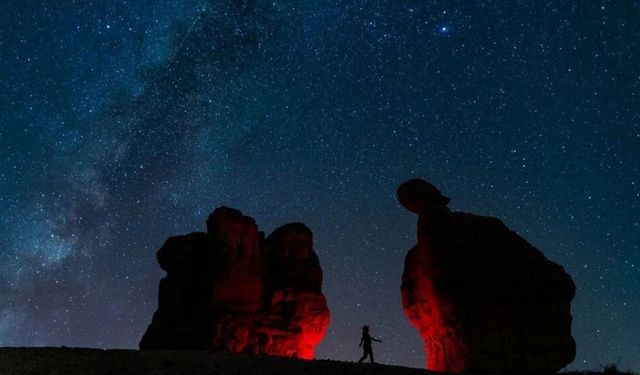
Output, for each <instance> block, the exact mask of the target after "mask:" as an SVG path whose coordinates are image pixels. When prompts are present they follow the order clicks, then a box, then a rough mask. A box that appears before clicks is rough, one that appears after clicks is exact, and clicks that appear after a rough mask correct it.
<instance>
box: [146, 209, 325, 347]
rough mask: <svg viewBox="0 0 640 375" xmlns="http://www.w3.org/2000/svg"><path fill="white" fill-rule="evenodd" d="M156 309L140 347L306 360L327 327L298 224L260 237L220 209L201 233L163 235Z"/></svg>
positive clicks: (241, 218) (313, 264)
mask: <svg viewBox="0 0 640 375" xmlns="http://www.w3.org/2000/svg"><path fill="white" fill-rule="evenodd" d="M157 256H158V262H159V263H160V267H161V268H162V269H163V270H165V271H166V272H167V276H166V277H165V278H163V279H162V280H160V290H159V296H158V310H157V311H156V312H155V314H154V315H153V319H152V322H151V324H150V325H149V327H148V328H147V331H146V333H145V334H144V336H143V337H142V341H141V342H140V349H208V350H218V351H226V352H233V353H240V352H248V353H256V354H267V355H275V356H286V357H297V358H304V359H312V358H313V357H314V352H315V347H316V346H317V345H318V344H319V343H320V341H321V340H322V338H323V337H324V334H325V331H326V329H327V327H328V325H329V309H328V308H327V304H326V300H325V297H324V295H323V294H322V291H321V289H322V269H321V268H320V263H319V261H318V257H317V255H316V253H315V252H314V251H313V235H312V233H311V230H309V228H307V227H306V226H305V225H304V224H302V223H293V224H287V225H284V226H282V227H280V228H278V229H276V230H275V231H274V232H273V233H272V234H271V235H270V236H269V237H268V238H266V239H265V238H264V234H263V233H262V232H259V231H258V228H257V226H256V224H255V221H254V220H253V219H252V218H250V217H248V216H245V215H243V214H242V213H241V212H240V211H238V210H235V209H231V208H227V207H221V208H218V209H216V210H215V211H214V212H213V213H212V214H211V215H210V216H209V218H208V220H207V233H200V232H198V233H191V234H189V235H185V236H177V237H171V238H169V239H168V240H167V241H166V242H165V244H164V245H163V246H162V248H161V249H160V250H159V251H158V254H157Z"/></svg>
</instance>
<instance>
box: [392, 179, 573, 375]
mask: <svg viewBox="0 0 640 375" xmlns="http://www.w3.org/2000/svg"><path fill="white" fill-rule="evenodd" d="M425 184H426V182H424V181H420V182H416V180H412V181H411V182H409V184H408V185H405V184H403V185H402V186H401V187H400V188H399V189H398V196H399V199H400V201H401V203H402V204H403V205H404V206H405V207H406V208H408V209H409V210H411V211H413V212H417V213H418V214H419V219H418V244H417V245H416V246H415V247H414V248H413V249H411V250H410V251H409V253H408V254H407V256H406V258H405V268H404V274H403V276H402V288H401V290H402V303H403V307H404V311H405V313H406V315H407V316H408V318H409V320H410V321H411V322H412V323H413V325H415V326H416V328H418V330H419V332H420V335H421V336H422V338H423V340H424V345H425V352H426V355H427V368H428V369H429V370H435V371H446V372H462V371H468V372H513V373H517V372H522V373H526V372H528V373H532V372H536V373H555V372H557V371H558V370H560V369H561V368H563V367H564V366H566V365H567V364H569V363H571V361H573V359H574V358H575V342H574V340H573V338H572V337H571V315H570V305H571V300H572V299H573V297H574V294H575V285H574V284H573V281H572V280H571V277H570V276H569V275H568V274H567V273H566V272H565V271H564V269H563V268H562V267H561V266H559V265H558V264H556V263H553V262H551V261H550V260H548V259H546V258H545V256H544V255H543V254H542V253H541V252H540V251H538V250H537V249H536V248H534V247H533V246H531V245H530V244H529V243H528V242H527V241H526V240H524V239H523V238H522V237H520V236H518V235H517V234H516V233H514V232H512V231H511V230H509V229H508V228H507V227H506V226H505V225H504V224H503V223H502V222H501V221H500V220H498V219H496V218H491V217H482V216H476V215H471V214H466V213H461V212H453V213H452V212H451V211H450V210H449V209H448V208H447V207H446V204H447V203H448V199H446V200H445V199H442V195H441V194H440V193H439V192H437V189H436V192H437V194H435V192H434V191H432V190H430V189H425V187H426V186H427V185H425ZM428 185H429V186H433V185H430V184H428ZM416 187H417V188H416ZM434 189H435V187H434ZM425 190H426V191H428V192H429V193H428V194H429V196H428V197H425V196H422V197H421V192H424V191H425Z"/></svg>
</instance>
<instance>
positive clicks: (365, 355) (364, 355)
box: [358, 350, 367, 363]
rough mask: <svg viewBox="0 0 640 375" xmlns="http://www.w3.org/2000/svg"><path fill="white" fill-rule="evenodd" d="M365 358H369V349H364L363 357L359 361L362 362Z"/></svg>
mask: <svg viewBox="0 0 640 375" xmlns="http://www.w3.org/2000/svg"><path fill="white" fill-rule="evenodd" d="M365 358H367V351H366V350H365V351H364V354H362V358H360V360H359V361H358V363H362V361H364V360H365Z"/></svg>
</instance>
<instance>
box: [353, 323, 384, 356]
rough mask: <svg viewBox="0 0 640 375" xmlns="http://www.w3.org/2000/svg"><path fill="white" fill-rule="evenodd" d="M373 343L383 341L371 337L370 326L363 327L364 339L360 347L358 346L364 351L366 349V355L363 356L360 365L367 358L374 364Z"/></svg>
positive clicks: (361, 340)
mask: <svg viewBox="0 0 640 375" xmlns="http://www.w3.org/2000/svg"><path fill="white" fill-rule="evenodd" d="M371 341H377V342H382V340H378V339H376V338H373V337H371V336H369V326H364V327H362V338H361V339H360V345H358V346H362V349H364V354H362V358H360V360H359V361H358V363H362V361H364V360H365V359H366V358H367V356H369V359H371V363H374V361H373V349H372V348H371Z"/></svg>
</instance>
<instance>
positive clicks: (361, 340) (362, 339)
mask: <svg viewBox="0 0 640 375" xmlns="http://www.w3.org/2000/svg"><path fill="white" fill-rule="evenodd" d="M363 341H364V336H362V338H361V339H360V344H358V346H362V342H363Z"/></svg>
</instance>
